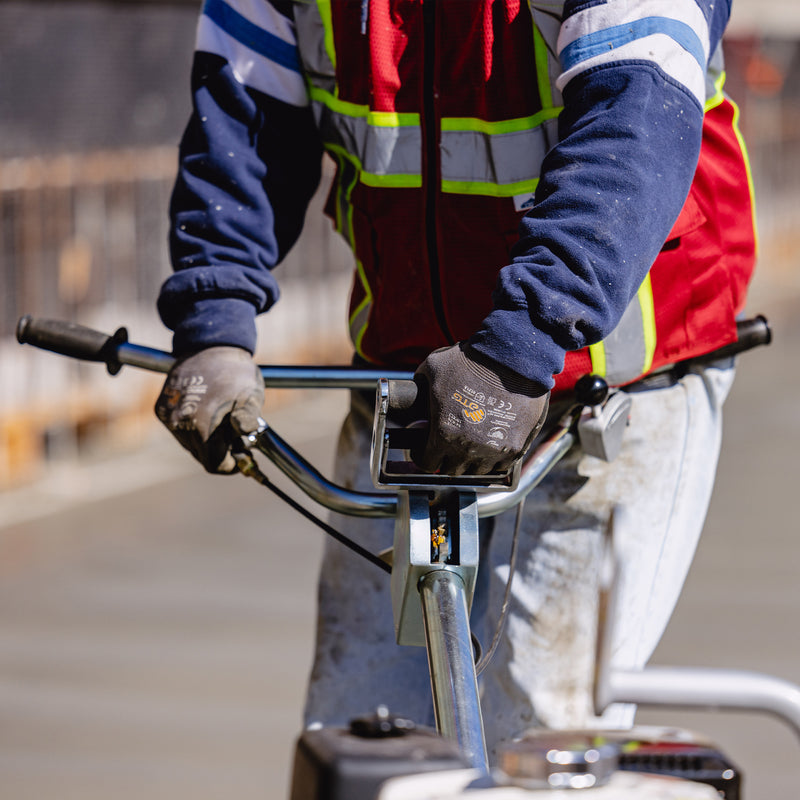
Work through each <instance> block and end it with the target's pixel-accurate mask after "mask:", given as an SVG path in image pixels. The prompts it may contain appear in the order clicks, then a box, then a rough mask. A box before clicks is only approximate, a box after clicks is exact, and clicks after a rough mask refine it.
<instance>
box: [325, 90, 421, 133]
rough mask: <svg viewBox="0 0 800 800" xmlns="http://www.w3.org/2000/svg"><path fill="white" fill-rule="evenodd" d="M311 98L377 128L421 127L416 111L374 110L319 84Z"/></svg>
mask: <svg viewBox="0 0 800 800" xmlns="http://www.w3.org/2000/svg"><path fill="white" fill-rule="evenodd" d="M311 99H312V100H317V101H319V102H320V103H324V104H325V105H326V106H327V107H328V108H329V109H330V110H331V111H335V112H336V113H337V114H343V115H344V116H346V117H353V118H356V119H365V120H366V121H367V124H368V125H372V126H374V127H376V128H402V127H412V126H417V127H419V124H420V116H419V114H417V113H414V112H404V113H397V112H395V111H373V110H372V109H370V107H369V106H366V105H361V104H359V103H350V102H348V101H347V100H340V99H339V98H338V97H334V96H333V95H332V94H331V93H330V92H328V91H325V89H320V88H319V87H318V86H312V87H311Z"/></svg>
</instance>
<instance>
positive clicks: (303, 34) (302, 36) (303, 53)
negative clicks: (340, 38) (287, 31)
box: [294, 0, 336, 94]
mask: <svg viewBox="0 0 800 800" xmlns="http://www.w3.org/2000/svg"><path fill="white" fill-rule="evenodd" d="M294 21H295V27H296V30H297V41H298V43H299V45H300V47H299V49H300V60H301V61H302V62H303V69H304V70H305V73H306V75H307V77H308V79H309V80H310V81H311V83H312V84H313V85H314V86H317V87H319V88H320V89H324V90H325V91H327V92H331V93H332V94H333V93H335V90H336V66H335V64H334V62H333V57H334V56H333V54H332V53H330V52H329V51H328V47H329V46H330V47H332V46H333V42H332V36H333V32H332V31H331V32H330V36H328V32H327V31H326V29H325V22H324V20H323V18H322V15H321V14H320V11H319V7H318V6H317V3H316V2H315V0H310V2H303V3H295V4H294Z"/></svg>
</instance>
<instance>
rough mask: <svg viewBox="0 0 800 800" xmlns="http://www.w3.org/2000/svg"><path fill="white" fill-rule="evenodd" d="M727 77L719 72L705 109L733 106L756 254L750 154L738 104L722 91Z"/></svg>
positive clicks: (756, 232)
mask: <svg viewBox="0 0 800 800" xmlns="http://www.w3.org/2000/svg"><path fill="white" fill-rule="evenodd" d="M726 79H727V73H725V72H724V71H723V72H721V73H720V74H719V77H718V78H717V80H716V81H715V82H714V90H715V91H714V94H713V96H712V97H710V98H709V99H708V100H707V101H706V104H705V111H706V113H708V112H709V111H711V110H712V109H714V108H717V107H718V106H720V105H722V103H723V102H724V101H725V100H727V101H728V102H729V103H730V104H731V106H732V108H733V122H732V127H733V135H734V136H735V137H736V141H737V142H738V143H739V149H740V150H741V153H742V161H743V163H744V169H745V174H746V175H747V189H748V192H749V193H750V208H752V210H753V213H752V218H753V237H754V240H755V248H756V255H758V253H759V251H760V250H761V242H760V240H759V235H758V225H757V223H756V219H757V215H756V191H755V187H754V185H753V169H752V165H751V164H750V154H749V153H748V150H747V144H746V143H745V140H744V136H742V131H741V129H740V128H739V118H740V117H741V111H740V109H739V106H738V105H737V104H736V103H734V101H733V100H731V98H730V97H726V95H725V92H724V86H725V81H726Z"/></svg>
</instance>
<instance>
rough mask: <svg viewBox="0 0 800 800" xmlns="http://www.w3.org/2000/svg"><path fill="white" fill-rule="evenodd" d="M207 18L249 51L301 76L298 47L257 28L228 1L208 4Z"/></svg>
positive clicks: (215, 0)
mask: <svg viewBox="0 0 800 800" xmlns="http://www.w3.org/2000/svg"><path fill="white" fill-rule="evenodd" d="M203 14H204V15H205V16H207V17H208V18H209V19H210V20H211V21H212V22H213V23H214V24H215V25H217V26H218V27H219V28H221V29H222V30H223V31H225V33H227V34H228V35H229V36H232V37H233V38H234V39H236V41H238V42H240V43H241V44H243V45H244V46H245V47H247V48H249V49H250V50H253V51H254V52H256V53H258V54H259V55H262V56H264V57H265V58H268V59H269V60H270V61H274V62H275V63H276V64H279V65H280V66H282V67H285V68H286V69H289V70H292V71H293V72H297V73H301V68H300V57H299V56H298V54H297V47H296V46H295V45H293V44H290V43H289V42H285V41H284V40H283V39H281V38H280V37H278V36H275V34H274V33H270V32H269V31H266V30H263V29H262V28H259V27H258V26H257V25H254V24H253V23H252V22H250V20H249V19H247V18H246V17H243V16H242V15H241V14H240V13H239V12H238V11H235V10H234V9H233V8H231V7H230V6H229V5H228V4H227V3H225V2H224V0H206V2H205V5H204V7H203Z"/></svg>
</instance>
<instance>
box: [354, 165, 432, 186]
mask: <svg viewBox="0 0 800 800" xmlns="http://www.w3.org/2000/svg"><path fill="white" fill-rule="evenodd" d="M359 179H360V180H361V183H363V184H364V185H365V186H371V187H372V188H373V189H380V188H387V189H419V188H420V187H421V186H422V175H376V174H375V173H373V172H367V171H366V170H363V169H362V170H361V171H360V172H359Z"/></svg>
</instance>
